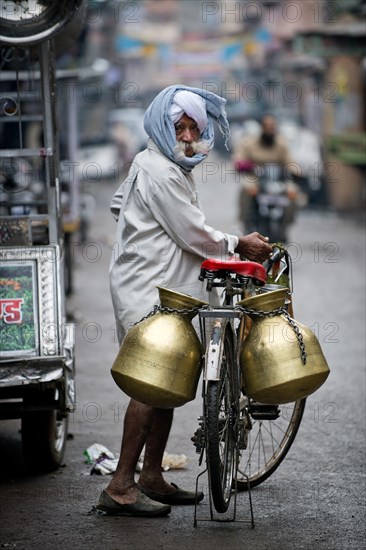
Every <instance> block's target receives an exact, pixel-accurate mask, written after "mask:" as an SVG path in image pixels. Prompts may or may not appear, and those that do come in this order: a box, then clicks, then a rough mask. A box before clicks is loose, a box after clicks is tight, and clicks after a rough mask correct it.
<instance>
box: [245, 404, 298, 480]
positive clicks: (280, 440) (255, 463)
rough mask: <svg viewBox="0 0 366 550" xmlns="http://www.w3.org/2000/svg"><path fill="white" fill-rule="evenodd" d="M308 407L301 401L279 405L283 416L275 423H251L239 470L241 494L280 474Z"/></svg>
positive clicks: (267, 421)
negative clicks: (276, 473)
mask: <svg viewBox="0 0 366 550" xmlns="http://www.w3.org/2000/svg"><path fill="white" fill-rule="evenodd" d="M305 404H306V399H299V400H297V401H294V402H293V403H288V404H286V405H280V409H281V413H280V416H279V418H277V419H276V420H254V421H252V429H251V430H250V432H249V434H248V446H247V449H246V450H245V451H244V453H243V454H242V457H241V461H240V464H239V467H238V476H237V479H236V484H237V489H238V491H245V490H247V489H248V484H249V486H250V488H251V489H252V488H253V487H256V486H257V485H260V484H261V483H263V482H264V481H265V480H266V479H268V478H269V476H271V475H272V474H273V473H274V472H275V470H277V468H278V466H279V465H280V464H281V462H282V461H283V460H284V458H285V456H286V455H287V453H288V451H289V450H290V448H291V445H292V444H293V442H294V440H295V437H296V435H297V432H298V430H299V427H300V424H301V420H302V417H303V414H304V409H305ZM277 434H278V435H277ZM245 476H247V477H245Z"/></svg>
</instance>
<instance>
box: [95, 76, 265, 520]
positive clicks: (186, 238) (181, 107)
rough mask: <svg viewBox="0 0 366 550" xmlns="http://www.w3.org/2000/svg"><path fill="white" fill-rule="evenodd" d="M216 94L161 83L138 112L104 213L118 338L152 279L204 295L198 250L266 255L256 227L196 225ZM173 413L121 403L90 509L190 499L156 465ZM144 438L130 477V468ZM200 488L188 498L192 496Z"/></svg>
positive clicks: (145, 302) (158, 509)
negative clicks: (111, 449) (109, 224)
mask: <svg viewBox="0 0 366 550" xmlns="http://www.w3.org/2000/svg"><path fill="white" fill-rule="evenodd" d="M224 104H225V100H224V99H222V98H220V97H218V96H216V95H215V94H213V93H211V92H207V91H205V90H200V89H196V88H188V87H186V86H170V87H168V88H166V89H165V90H163V91H162V92H161V93H160V94H158V96H157V97H156V98H155V99H154V101H153V102H152V103H151V105H150V106H149V108H148V109H147V111H146V113H145V118H144V126H145V130H146V132H147V134H148V135H149V138H150V139H149V140H148V144H147V149H145V150H144V151H142V152H141V153H139V154H138V155H136V157H135V159H134V161H133V163H132V166H131V169H130V172H129V174H128V176H127V178H126V180H125V181H124V182H123V183H122V185H121V186H120V188H119V189H118V191H117V192H116V194H115V196H114V198H113V200H112V204H111V210H112V213H113V215H114V216H115V218H116V219H117V220H118V224H117V242H118V250H117V253H116V254H115V256H114V258H112V263H111V270H110V285H111V295H112V301H113V306H114V311H115V316H116V321H117V327H118V335H119V341H120V342H122V339H123V337H124V335H125V334H126V331H127V330H128V328H129V327H130V326H131V325H132V324H134V323H135V322H137V321H139V320H140V319H141V318H142V317H143V316H145V315H146V314H147V313H149V312H150V311H151V309H152V308H153V306H154V304H156V303H158V291H157V289H156V286H157V285H159V286H163V287H167V288H170V289H172V290H177V291H179V292H184V293H187V294H191V295H193V296H195V297H197V298H205V299H207V295H206V294H205V290H204V287H203V283H202V282H200V281H198V274H199V268H200V264H201V262H202V261H203V259H204V258H206V257H207V256H210V257H218V258H223V257H227V256H229V255H232V254H234V252H237V253H239V254H240V255H243V256H245V257H247V258H248V259H251V260H256V261H264V260H265V259H266V258H267V257H268V256H269V254H270V253H271V247H270V246H269V245H268V244H267V239H266V238H265V237H263V236H261V235H259V234H258V233H253V234H251V235H247V236H242V237H237V236H235V235H229V234H226V233H222V232H221V231H217V230H215V229H213V228H212V227H209V226H208V225H207V224H206V221H205V217H204V215H203V213H202V211H201V210H200V207H199V203H198V197H197V189H196V186H195V183H194V179H193V176H192V172H191V171H192V169H193V168H194V167H195V166H196V165H197V164H199V163H200V162H202V161H203V160H204V158H205V157H206V155H207V154H208V152H209V150H210V149H211V148H212V146H213V139H214V129H213V120H216V122H217V123H218V125H219V127H220V129H221V131H222V133H223V135H224V136H225V137H226V139H227V138H228V137H229V126H228V123H227V119H226V114H225V110H224ZM172 419H173V410H171V409H156V408H152V407H150V406H147V405H144V404H142V403H139V402H137V401H135V400H133V399H132V400H131V401H130V403H129V406H128V408H127V411H126V415H125V420H124V432H123V438H122V448H121V454H120V459H119V462H118V466H117V470H116V472H115V474H114V476H113V479H112V480H111V482H110V483H109V485H108V487H107V488H106V490H104V491H103V492H102V494H101V497H100V499H99V503H98V509H100V510H102V511H104V512H106V513H109V514H116V515H132V516H162V515H167V514H169V512H170V510H171V508H170V507H171V505H174V504H193V503H194V502H195V496H196V495H195V493H194V492H193V491H187V490H184V489H181V488H179V487H177V486H176V485H174V484H168V483H167V482H166V481H165V480H164V478H163V476H162V469H161V462H162V457H163V453H164V450H165V446H166V442H167V439H168V435H169V432H170V427H171V424H172ZM144 445H145V457H144V463H143V468H142V471H141V474H140V478H139V482H138V484H137V483H136V482H135V479H134V475H135V469H136V464H137V461H138V459H139V457H140V453H141V451H142V449H143V447H144ZM202 498H203V494H202V493H199V494H198V495H197V500H198V501H200V500H202Z"/></svg>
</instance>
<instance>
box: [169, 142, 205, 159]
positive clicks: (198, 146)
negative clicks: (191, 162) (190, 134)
mask: <svg viewBox="0 0 366 550" xmlns="http://www.w3.org/2000/svg"><path fill="white" fill-rule="evenodd" d="M187 149H192V150H193V152H194V154H196V153H202V154H204V155H207V154H208V152H209V150H210V149H209V146H208V143H207V142H206V141H203V140H200V141H192V143H187V142H185V141H177V144H176V146H175V147H174V156H175V158H176V159H177V160H180V159H182V158H184V157H185V156H186V152H187Z"/></svg>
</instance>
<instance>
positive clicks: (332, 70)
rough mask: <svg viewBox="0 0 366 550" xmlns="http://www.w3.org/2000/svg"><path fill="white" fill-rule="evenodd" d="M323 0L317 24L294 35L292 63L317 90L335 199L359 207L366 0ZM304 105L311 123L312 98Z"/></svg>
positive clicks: (365, 169)
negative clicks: (310, 108) (327, 0)
mask: <svg viewBox="0 0 366 550" xmlns="http://www.w3.org/2000/svg"><path fill="white" fill-rule="evenodd" d="M319 4H320V8H321V10H320V11H319V12H318V13H317V14H316V15H317V17H316V19H315V20H313V24H309V26H308V27H307V28H304V29H300V30H298V31H297V32H296V33H295V34H294V35H293V38H292V39H291V45H292V60H291V61H292V69H293V71H294V73H295V74H296V75H297V78H298V79H299V82H302V83H303V86H302V89H303V90H306V89H307V90H308V94H309V93H310V94H311V95H312V96H313V105H314V104H316V109H315V113H316V115H317V117H316V118H317V119H318V120H320V121H321V132H322V136H323V143H324V161H325V169H326V170H325V175H326V185H327V192H328V200H329V203H330V204H331V206H333V207H334V208H335V209H337V210H340V211H344V210H353V209H358V208H360V207H362V206H365V199H366V194H365V173H366V127H365V114H366V101H365V99H366V97H365V69H366V58H365V55H366V45H365V31H366V23H365V4H364V3H363V2H362V0H338V1H337V2H323V3H319ZM315 5H316V4H314V3H313V4H310V6H312V7H313V9H314V6H315ZM310 6H309V7H310ZM313 14H314V12H313ZM304 78H307V79H310V82H308V84H306V82H305V81H304ZM309 84H310V86H309ZM301 107H302V114H303V117H304V120H305V121H307V122H308V123H310V121H311V115H312V113H311V111H310V112H309V111H307V104H306V102H303V104H302V105H301Z"/></svg>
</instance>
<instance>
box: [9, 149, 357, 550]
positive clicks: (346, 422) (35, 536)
mask: <svg viewBox="0 0 366 550" xmlns="http://www.w3.org/2000/svg"><path fill="white" fill-rule="evenodd" d="M230 169H231V167H230V166H229V164H226V163H225V161H222V160H221V159H220V158H215V157H213V158H212V159H210V161H209V162H208V163H206V164H205V166H201V167H198V169H196V170H197V171H196V177H197V181H201V182H202V183H200V195H201V201H202V203H203V205H204V209H205V211H206V214H207V219H208V222H209V223H210V224H212V225H214V226H215V227H217V228H221V229H223V230H226V231H229V232H238V231H239V230H240V225H239V224H238V221H237V219H236V212H237V207H236V199H237V192H238V187H237V184H236V183H235V180H234V175H233V174H231V173H230V171H229V170H230ZM115 187H116V184H115V183H114V182H106V183H102V182H100V183H98V184H95V185H94V186H93V187H92V192H93V193H95V195H96V197H97V212H96V215H95V223H94V225H93V227H92V229H91V233H90V240H89V242H88V243H87V244H85V245H84V246H82V247H78V246H75V249H74V253H75V293H74V296H73V297H72V299H70V300H69V303H68V310H69V312H70V313H72V314H73V315H74V318H75V320H76V322H77V401H78V404H77V407H76V411H75V413H74V414H73V415H72V416H71V418H70V429H69V431H70V439H69V441H68V444H67V450H66V455H65V460H64V463H65V465H64V467H63V468H61V469H60V470H59V471H57V472H55V473H53V474H48V475H43V476H36V477H32V476H30V475H29V474H28V473H27V470H26V467H25V465H24V464H23V462H22V458H21V454H20V452H21V451H20V435H19V433H18V430H19V423H18V422H16V421H11V422H10V421H8V422H0V457H1V458H0V460H1V471H0V478H1V479H0V486H1V497H0V517H1V521H0V548H1V547H5V548H6V547H8V548H16V549H17V550H20V549H21V550H29V549H41V548H42V549H44V550H48V549H51V548H52V549H61V548H62V549H71V548H77V549H80V550H84V549H85V550H86V549H87V550H94V549H96V550H102V549H103V550H104V549H106V550H117V549H136V550H140V549H146V550H150V549H151V550H155V549H159V550H160V549H161V550H162V549H164V550H168V549H169V550H170V549H171V548H175V549H180V548H186V547H187V546H190V547H196V548H197V549H200V550H205V549H210V550H213V549H222V548H225V547H230V548H231V549H233V550H234V549H242V548H252V549H255V550H277V549H278V550H279V549H283V550H293V549H294V548H296V549H305V550H308V549H309V550H310V549H312V548H316V549H321V550H358V549H360V548H362V547H363V544H364V541H365V531H364V521H365V496H364V495H365V338H364V328H365V285H364V280H365V279H364V270H365V233H364V227H363V226H362V224H361V222H360V220H359V219H352V218H351V217H347V218H344V217H339V216H337V215H336V214H334V213H331V212H327V213H321V212H319V213H317V212H308V211H306V212H302V213H301V214H300V215H299V217H298V219H297V222H296V224H295V225H294V226H293V227H292V229H291V239H290V240H291V244H290V246H289V250H290V253H291V254H292V256H293V260H294V311H295V317H296V318H297V319H298V320H299V321H301V322H302V323H304V324H306V325H308V326H310V327H311V328H312V329H313V330H314V332H315V333H316V335H317V336H318V338H319V341H320V343H321V345H322V348H323V351H324V354H325V356H326V358H327V360H328V363H329V366H330V369H331V374H330V376H329V378H328V380H327V382H326V383H325V385H324V386H323V387H322V388H320V389H319V390H318V391H317V392H316V393H315V394H313V395H312V396H310V397H309V398H308V402H307V409H306V412H305V416H304V419H303V422H302V425H301V427H300V431H299V433H298V435H297V438H296V440H295V443H294V445H293V446H292V448H291V450H290V453H289V455H288V457H287V458H286V459H285V461H284V462H283V463H282V464H281V466H280V467H279V469H278V470H277V471H276V473H275V474H274V475H273V476H271V477H270V478H269V480H267V482H265V483H264V484H263V485H261V486H259V487H258V488H257V489H255V490H253V506H254V515H255V523H256V525H255V529H254V530H252V529H251V528H250V525H249V524H247V523H240V522H236V523H218V522H205V521H199V523H198V526H197V528H194V527H193V508H192V507H176V508H174V509H173V510H172V513H171V515H170V517H168V518H161V519H142V518H113V517H103V516H101V515H98V514H96V513H95V512H93V511H92V506H93V505H95V504H96V502H97V499H98V497H99V494H100V491H101V489H102V488H103V487H105V485H106V484H107V482H108V479H106V478H105V477H103V476H97V475H93V476H90V475H89V467H88V465H87V464H86V463H85V459H84V456H83V451H84V450H85V449H86V448H87V447H88V446H90V445H92V444H93V443H95V442H97V443H101V444H103V445H105V446H106V447H107V448H108V449H110V450H111V451H113V452H115V453H118V452H119V445H120V439H121V429H122V422H123V416H124V410H125V407H126V404H127V399H126V397H125V396H124V395H122V393H121V391H120V390H119V389H118V388H117V386H116V385H115V384H114V382H113V379H112V377H111V375H110V372H109V370H110V367H111V365H112V362H113V359H114V357H115V355H116V353H117V343H116V339H115V332H114V326H113V325H114V318H113V313H112V306H111V301H110V297H109V287H108V262H109V257H110V254H111V250H113V242H114V229H115V224H114V221H113V220H112V219H111V216H110V215H109V210H108V203H109V200H110V198H111V196H112V194H113V190H114V188H115ZM198 414H200V399H199V398H196V400H195V401H193V402H192V403H190V404H188V405H186V406H184V407H182V408H180V409H177V410H176V412H175V422H174V425H173V429H172V433H171V437H170V439H169V443H168V448H167V451H168V452H169V453H173V454H181V453H184V454H186V455H187V456H188V458H189V463H188V465H187V467H186V468H185V469H182V470H171V471H170V472H167V479H169V480H170V481H173V482H175V483H177V484H178V485H181V486H192V487H193V486H194V483H195V478H196V476H197V474H198V472H199V468H198V463H197V455H196V454H195V451H194V447H193V445H192V443H191V441H190V438H191V436H192V434H193V432H194V430H195V429H196V427H197V422H196V417H197V416H198ZM34 452H35V453H36V452H37V449H35V450H34ZM203 479H205V478H203ZM202 486H203V489H205V482H203V484H202ZM205 502H206V503H207V499H205V501H203V503H202V505H200V507H199V517H201V518H206V519H207V518H208V508H207V504H204V503H205ZM238 504H239V509H238V519H242V520H246V521H247V520H248V519H249V507H248V498H247V495H246V494H242V493H241V494H240V495H239V499H238Z"/></svg>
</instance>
